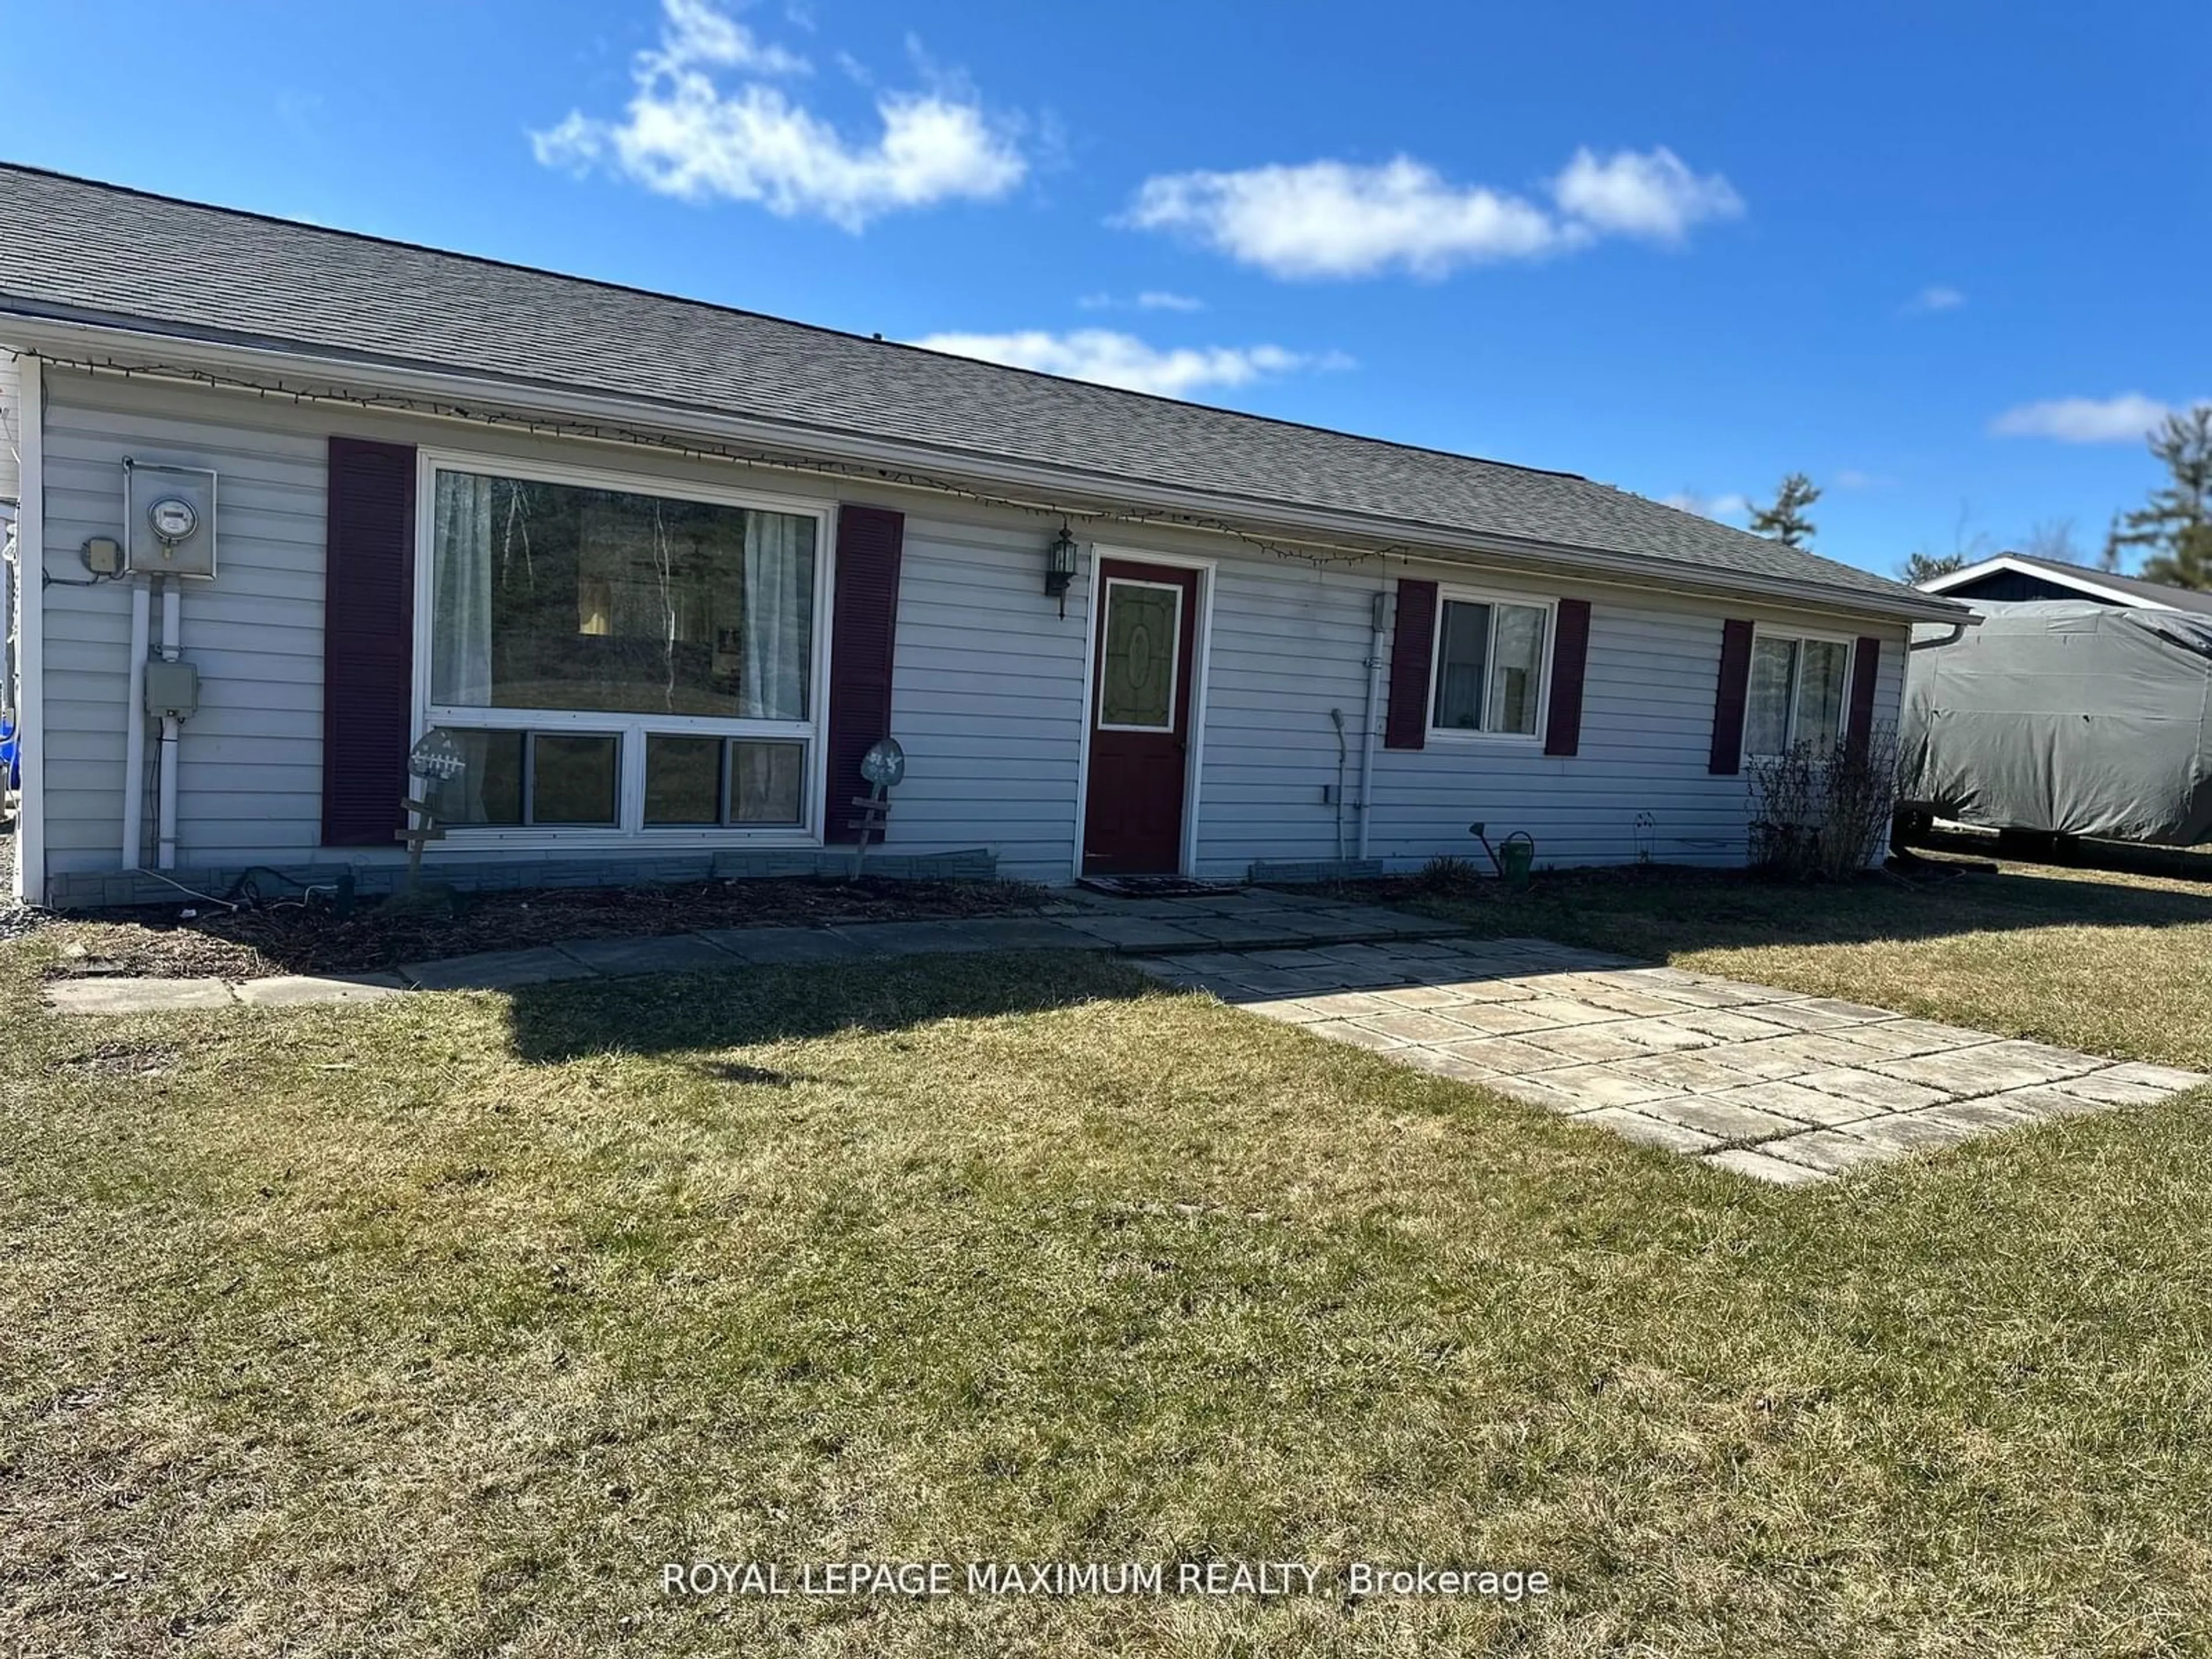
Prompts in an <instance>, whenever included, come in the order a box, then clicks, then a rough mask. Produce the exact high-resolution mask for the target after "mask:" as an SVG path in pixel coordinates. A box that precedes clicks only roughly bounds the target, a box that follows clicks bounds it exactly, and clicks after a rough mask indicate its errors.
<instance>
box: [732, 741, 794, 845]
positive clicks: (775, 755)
mask: <svg viewBox="0 0 2212 1659" xmlns="http://www.w3.org/2000/svg"><path fill="white" fill-rule="evenodd" d="M805 779H806V745H805V744H801V743H756V742H753V741H751V740H750V739H749V738H737V739H735V740H733V741H732V743H731V744H730V822H731V823H746V824H771V823H773V824H796V823H801V822H802V821H803V820H804V818H805V807H804V802H805V793H806V789H805Z"/></svg>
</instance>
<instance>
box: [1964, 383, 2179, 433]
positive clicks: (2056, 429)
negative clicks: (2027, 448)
mask: <svg viewBox="0 0 2212 1659" xmlns="http://www.w3.org/2000/svg"><path fill="white" fill-rule="evenodd" d="M2168 412H2169V410H2167V407H2166V404H2162V403H2160V402H2159V400H2158V399H2157V398H2147V397H2145V396H2144V395H2143V394H2142V392H2122V393H2120V395H2119V396H2118V397H2117V398H2045V399H2044V400H2043V401H2042V402H2041V403H2033V404H2021V405H2019V406H2018V407H2017V408H2015V409H2008V410H2005V412H2004V413H2003V414H2002V415H2000V416H1997V417H1996V419H1995V420H1994V421H1991V422H1990V432H1991V433H1992V434H1994V435H1996V436H1997V437H2000V438H2055V439H2057V441H2059V442H2060V443H2064V444H2118V443H2133V442H2134V441H2136V439H2138V438H2140V437H2142V435H2144V434H2145V433H2147V432H2148V431H2149V430H2150V429H2151V428H2153V427H2154V426H2156V425H2157V424H2158V423H2159V422H2160V421H2162V420H2164V419H2165V418H2166V415H2167V414H2168Z"/></svg>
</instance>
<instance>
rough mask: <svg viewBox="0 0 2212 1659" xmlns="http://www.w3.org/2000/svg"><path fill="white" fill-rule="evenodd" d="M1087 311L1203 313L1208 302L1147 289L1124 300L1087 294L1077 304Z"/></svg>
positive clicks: (1184, 295) (1116, 296)
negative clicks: (1127, 310) (1124, 309)
mask: <svg viewBox="0 0 2212 1659" xmlns="http://www.w3.org/2000/svg"><path fill="white" fill-rule="evenodd" d="M1075 303H1076V304H1077V305H1079V306H1080V307H1083V309H1084V310H1085V311H1119V310H1121V308H1123V307H1133V308H1134V309H1136V310H1138V311H1203V310H1205V309H1206V301H1203V300H1195V299H1193V298H1192V297H1191V296H1190V295H1188V294H1170V293H1168V292H1166V291H1165V290H1164V289H1156V288H1153V289H1146V290H1145V291H1144V292H1143V293H1141V294H1139V295H1137V296H1136V297H1135V298H1133V299H1129V300H1124V299H1121V298H1120V297H1119V296H1118V295H1112V294H1086V295H1084V296H1083V297H1082V298H1081V299H1079V300H1078V301H1076V302H1075Z"/></svg>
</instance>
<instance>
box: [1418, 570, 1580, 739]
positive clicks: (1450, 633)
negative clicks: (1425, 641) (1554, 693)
mask: <svg viewBox="0 0 2212 1659" xmlns="http://www.w3.org/2000/svg"><path fill="white" fill-rule="evenodd" d="M1551 625H1552V613H1551V611H1550V609H1549V608H1548V607H1547V606H1544V605H1510V604H1506V603H1504V602H1503V601H1500V602H1498V603H1495V604H1492V603H1488V602H1477V601H1474V600H1468V599H1447V600H1446V601H1444V604H1443V611H1442V614H1441V616H1440V617H1439V618H1438V622H1437V665H1436V686H1435V690H1434V692H1433V694H1432V696H1431V715H1430V721H1429V723H1430V724H1431V726H1434V727H1436V728H1437V730H1438V731H1443V732H1487V733H1489V734H1491V735H1492V736H1494V737H1532V736H1534V734H1535V731H1536V714H1537V709H1538V708H1539V706H1540V705H1541V702H1542V701H1543V690H1544V688H1543V678H1544V647H1545V643H1546V640H1547V636H1548V635H1549V634H1550V632H1551Z"/></svg>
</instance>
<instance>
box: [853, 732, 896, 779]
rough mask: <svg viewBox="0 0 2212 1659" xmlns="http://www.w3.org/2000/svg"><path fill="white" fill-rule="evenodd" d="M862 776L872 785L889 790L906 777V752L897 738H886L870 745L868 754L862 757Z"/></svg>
mask: <svg viewBox="0 0 2212 1659" xmlns="http://www.w3.org/2000/svg"><path fill="white" fill-rule="evenodd" d="M860 775H861V776H862V777H864V778H866V780H867V781H869V782H870V783H872V784H877V785H879V786H880V787H883V788H885V789H889V788H890V787H892V786H894V785H895V784H896V783H897V782H898V781H899V780H901V779H902V778H903V777H905V776H906V750H903V749H902V748H900V747H899V744H898V739H897V738H880V739H878V741H877V742H875V743H872V744H869V745H868V752H867V753H866V754H865V755H863V756H861V757H860Z"/></svg>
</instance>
